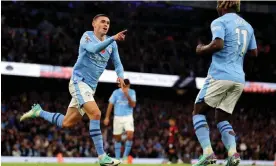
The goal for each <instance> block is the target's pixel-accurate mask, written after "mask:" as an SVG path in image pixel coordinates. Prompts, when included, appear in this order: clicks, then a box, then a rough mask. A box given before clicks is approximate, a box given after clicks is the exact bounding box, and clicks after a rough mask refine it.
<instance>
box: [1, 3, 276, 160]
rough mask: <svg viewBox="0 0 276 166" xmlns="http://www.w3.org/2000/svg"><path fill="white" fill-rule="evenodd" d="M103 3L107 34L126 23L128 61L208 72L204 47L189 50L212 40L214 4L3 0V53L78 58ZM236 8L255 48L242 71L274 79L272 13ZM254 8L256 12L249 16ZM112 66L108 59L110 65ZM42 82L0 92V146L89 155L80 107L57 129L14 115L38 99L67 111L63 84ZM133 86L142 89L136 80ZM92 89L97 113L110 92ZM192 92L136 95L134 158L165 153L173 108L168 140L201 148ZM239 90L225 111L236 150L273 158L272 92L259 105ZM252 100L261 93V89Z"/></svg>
mask: <svg viewBox="0 0 276 166" xmlns="http://www.w3.org/2000/svg"><path fill="white" fill-rule="evenodd" d="M161 8H162V9H161ZM102 12H105V13H106V14H108V15H109V16H110V18H111V29H110V33H109V34H115V33H116V32H118V31H119V30H122V29H124V28H127V29H128V34H127V38H126V41H125V42H122V43H120V44H119V52H120V55H121V60H122V62H123V65H124V68H125V70H126V71H137V72H150V73H160V74H177V75H182V76H200V77H204V76H206V72H207V70H208V67H209V62H210V57H198V56H195V46H196V45H197V42H198V40H201V41H203V42H208V41H209V40H210V28H209V26H210V23H211V21H212V20H213V19H214V18H216V17H217V13H216V12H215V11H214V10H207V9H194V8H190V7H178V8H177V7H175V8H172V7H170V6H168V5H161V4H159V5H158V4H156V3H152V4H151V3H140V4H139V3H130V2H116V3H115V2H86V3H85V5H84V3H81V2H69V3H68V2H52V3H47V4H46V2H39V3H36V2H18V1H13V2H2V17H1V25H2V29H1V35H2V37H1V40H2V52H1V53H2V56H1V58H2V59H1V60H2V61H15V62H24V63H40V64H51V65H62V66H72V65H73V64H74V63H75V61H76V58H77V54H78V44H79V40H80V37H81V35H82V34H83V32H85V31H87V30H91V19H92V17H93V16H94V15H95V14H98V13H102ZM242 15H243V16H244V17H245V18H246V19H247V20H248V21H249V22H250V23H251V24H252V25H253V27H254V28H255V35H256V37H257V41H258V48H259V57H258V58H257V61H256V62H255V63H254V68H253V67H252V65H253V60H252V59H250V58H248V59H246V61H247V62H248V63H247V64H246V67H245V70H246V72H247V79H249V80H254V81H268V82H273V81H274V82H275V80H276V63H272V62H276V56H275V53H276V50H275V48H276V47H275V46H276V41H275V39H276V33H275V30H276V24H275V23H276V17H275V15H272V14H260V13H259V14H256V13H242ZM257 16H258V17H262V19H256V17H257ZM109 68H113V66H112V65H109ZM7 84H8V83H7ZM41 88H42V87H41ZM44 88H45V90H44V92H43V93H38V92H34V91H35V89H33V90H32V91H31V90H30V91H26V92H17V93H14V94H13V95H10V94H5V95H4V97H3V96H2V102H1V118H2V120H1V133H2V134H1V144H2V149H1V153H2V155H3V156H55V155H56V154H57V153H59V152H61V153H63V155H64V156H84V157H89V156H96V152H95V149H94V147H93V146H92V142H91V139H90V137H89V135H88V132H87V131H88V126H89V125H88V118H87V117H84V119H85V120H84V122H81V123H79V124H78V125H77V126H75V127H74V128H73V129H70V130H61V129H58V128H57V127H55V126H54V125H51V124H49V123H45V121H44V120H42V119H35V120H30V121H26V122H24V123H22V124H19V116H20V115H21V114H22V113H23V112H25V111H26V110H28V109H29V108H30V106H31V104H33V103H34V102H37V101H39V102H40V103H41V104H42V106H43V108H44V109H45V110H49V111H52V112H61V113H65V110H66V108H67V106H68V103H69V101H70V100H69V99H70V97H69V93H68V92H67V89H65V90H64V92H62V93H61V92H56V91H55V90H53V89H51V88H52V87H49V85H48V87H47V85H44ZM64 88H67V87H66V86H65V87H64ZM2 89H3V88H2ZM138 93H140V94H143V90H141V91H138ZM2 95H3V94H2ZM106 95H109V94H106ZM99 97H100V98H99V99H97V102H98V105H99V107H100V109H101V110H102V111H103V114H102V115H104V112H105V109H106V106H107V98H106V97H103V96H99ZM274 97H275V96H274ZM194 98H195V95H192V97H190V98H189V100H186V101H185V102H183V101H174V100H168V99H166V100H164V99H163V100H158V99H152V98H145V97H144V96H143V95H141V96H140V97H139V96H138V105H137V107H136V108H135V112H134V117H135V140H134V144H133V148H132V151H131V155H132V156H134V157H139V158H141V157H150V158H155V157H165V156H166V152H165V149H166V148H167V146H168V145H167V140H166V139H167V137H168V133H169V131H168V127H169V126H168V119H169V118H170V117H171V116H173V117H175V118H176V121H177V126H178V128H179V134H178V135H177V137H176V141H175V147H176V149H177V152H178V156H179V157H181V158H182V159H183V160H184V161H188V160H189V159H191V158H198V157H199V155H200V154H201V148H200V145H199V144H198V142H197V139H196V137H195V134H194V131H193V126H192V119H191V118H192V115H191V112H192V109H193V108H192V107H193V100H194ZM268 98H269V97H268ZM244 100H245V101H242V102H241V103H242V104H239V105H238V107H237V108H236V112H235V113H234V116H233V121H232V124H233V127H234V129H235V131H236V133H237V141H238V145H237V146H238V150H239V151H240V152H241V157H242V159H260V160H274V154H275V153H276V130H275V128H276V118H275V117H276V111H275V110H276V109H275V106H274V107H273V106H271V103H269V102H267V103H266V104H259V105H256V104H257V103H252V100H250V99H244ZM255 100H263V99H262V98H261V97H259V98H258V99H255ZM267 101H270V100H267ZM271 102H273V100H272V99H271ZM274 102H275V101H274ZM111 124H112V123H111ZM210 129H211V131H212V132H211V133H212V135H211V139H212V140H213V147H214V150H215V152H216V154H217V155H218V157H219V158H225V157H226V153H225V149H224V147H223V144H222V142H221V141H220V134H219V132H218V131H217V129H216V124H215V123H213V124H210ZM102 132H103V136H104V140H105V141H104V142H105V149H106V150H107V152H108V153H110V154H111V155H114V147H113V143H112V139H111V135H112V127H111V126H109V127H102Z"/></svg>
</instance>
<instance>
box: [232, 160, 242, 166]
mask: <svg viewBox="0 0 276 166" xmlns="http://www.w3.org/2000/svg"><path fill="white" fill-rule="evenodd" d="M239 164H240V160H236V161H233V162H232V163H231V164H230V165H231V166H238V165H239Z"/></svg>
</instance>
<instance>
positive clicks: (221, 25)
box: [208, 13, 257, 83]
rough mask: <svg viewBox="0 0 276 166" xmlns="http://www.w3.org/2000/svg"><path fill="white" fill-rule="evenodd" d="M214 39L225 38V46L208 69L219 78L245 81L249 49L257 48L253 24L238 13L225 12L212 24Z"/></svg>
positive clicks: (215, 55)
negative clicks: (245, 62) (244, 69)
mask: <svg viewBox="0 0 276 166" xmlns="http://www.w3.org/2000/svg"><path fill="white" fill-rule="evenodd" d="M211 30H212V40H214V39H216V38H220V39H222V40H224V48H223V49H222V50H220V51H218V52H216V53H214V54H213V56H212V63H211V66H210V68H209V71H208V75H211V76H212V77H213V78H214V79H217V80H230V81H234V82H239V83H245V74H244V71H243V62H244V56H245V54H246V52H247V50H253V49H256V48H257V44H256V39H255V35H254V30H253V28H252V26H251V25H250V24H249V23H248V22H246V21H245V20H244V19H243V18H241V17H240V16H239V15H237V14H236V13H228V14H225V15H223V16H221V17H219V18H217V19H216V20H214V21H213V22H212V24H211Z"/></svg>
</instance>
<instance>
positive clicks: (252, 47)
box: [247, 33, 258, 57]
mask: <svg viewBox="0 0 276 166" xmlns="http://www.w3.org/2000/svg"><path fill="white" fill-rule="evenodd" d="M247 53H248V54H249V55H251V56H255V57H257V56H258V50H257V43H256V38H255V35H254V33H253V35H252V36H251V39H250V42H249V45H248V51H247Z"/></svg>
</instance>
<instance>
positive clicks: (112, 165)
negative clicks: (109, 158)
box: [100, 162, 121, 166]
mask: <svg viewBox="0 0 276 166" xmlns="http://www.w3.org/2000/svg"><path fill="white" fill-rule="evenodd" d="M119 164H121V162H119V163H117V164H109V165H108V164H100V166H118V165H119Z"/></svg>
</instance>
